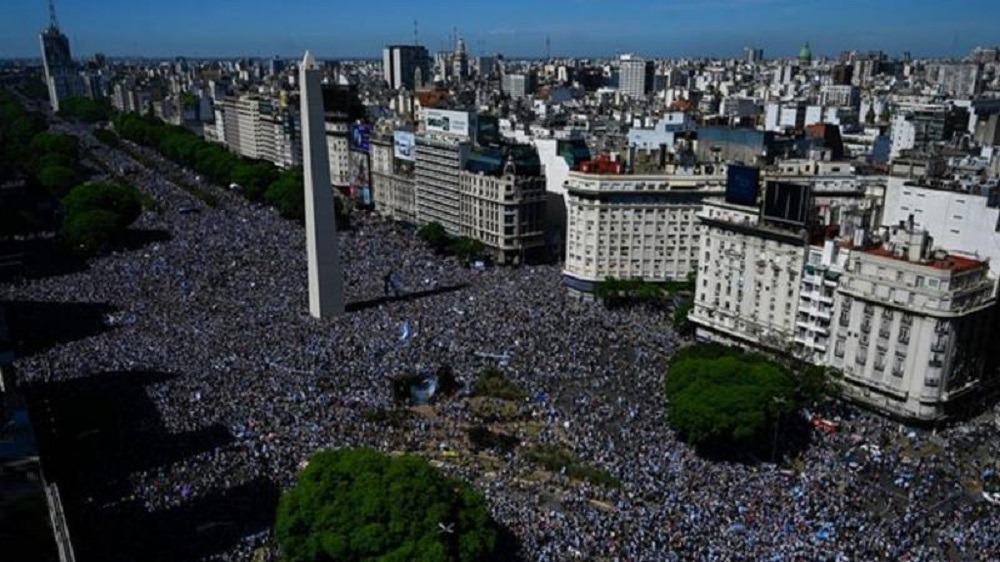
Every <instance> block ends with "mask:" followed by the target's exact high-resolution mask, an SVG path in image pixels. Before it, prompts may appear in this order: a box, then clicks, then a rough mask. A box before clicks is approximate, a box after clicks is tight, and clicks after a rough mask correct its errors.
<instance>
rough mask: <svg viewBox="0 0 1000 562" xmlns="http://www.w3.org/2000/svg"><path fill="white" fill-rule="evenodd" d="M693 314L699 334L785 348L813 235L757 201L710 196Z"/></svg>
mask: <svg viewBox="0 0 1000 562" xmlns="http://www.w3.org/2000/svg"><path fill="white" fill-rule="evenodd" d="M698 219H699V220H700V222H701V228H702V230H701V233H702V244H701V248H700V252H701V258H700V261H699V263H698V282H697V288H696V290H695V301H694V306H693V308H692V312H691V315H690V319H691V321H692V322H693V323H694V324H695V325H696V335H697V337H698V338H699V339H702V340H707V341H716V342H720V343H726V344H730V345H739V346H741V347H745V346H752V347H760V348H765V349H773V350H776V351H785V350H786V349H787V348H788V347H789V345H790V342H791V341H792V338H793V335H794V333H795V327H796V317H797V309H798V306H799V299H800V292H801V290H802V284H801V276H802V271H803V269H804V265H805V257H806V252H805V249H806V247H807V242H808V238H807V235H806V233H805V231H804V230H803V229H800V228H788V227H778V226H774V225H772V224H769V223H766V222H764V221H763V220H762V219H761V211H760V209H759V208H758V207H757V206H747V205H736V204H732V203H727V202H724V201H711V202H706V203H705V205H704V208H703V209H702V210H701V212H700V213H699V214H698Z"/></svg>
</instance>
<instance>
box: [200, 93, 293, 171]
mask: <svg viewBox="0 0 1000 562" xmlns="http://www.w3.org/2000/svg"><path fill="white" fill-rule="evenodd" d="M215 120H216V122H215V124H214V125H206V127H205V129H206V135H205V138H206V139H207V140H212V141H216V142H221V143H224V144H225V145H226V147H228V148H229V150H231V151H233V152H235V153H237V154H239V155H240V156H243V157H245V158H251V159H255V160H267V161H269V162H273V163H274V164H275V165H277V166H279V167H282V168H289V167H292V166H296V165H298V164H300V163H301V162H302V141H301V136H300V133H299V131H298V129H299V127H298V116H296V115H293V114H291V113H290V112H288V111H286V110H283V109H281V108H279V107H278V106H277V105H276V103H275V102H274V100H271V99H270V98H266V97H261V96H257V95H243V96H232V97H227V98H225V99H224V100H223V101H222V103H221V104H220V108H219V109H218V110H216V112H215ZM210 129H211V132H209V130H210Z"/></svg>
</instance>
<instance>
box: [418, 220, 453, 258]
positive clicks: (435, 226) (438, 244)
mask: <svg viewBox="0 0 1000 562" xmlns="http://www.w3.org/2000/svg"><path fill="white" fill-rule="evenodd" d="M417 236H418V237H419V238H420V239H421V240H423V241H424V242H426V243H427V245H428V246H430V247H431V248H434V250H435V251H439V252H440V251H443V250H444V249H445V248H447V247H448V243H449V241H450V240H451V237H449V236H448V232H447V231H446V230H445V229H444V226H442V225H441V223H439V222H436V221H435V222H429V223H427V224H425V225H424V226H422V227H420V230H418V231H417Z"/></svg>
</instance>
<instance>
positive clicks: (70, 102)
mask: <svg viewBox="0 0 1000 562" xmlns="http://www.w3.org/2000/svg"><path fill="white" fill-rule="evenodd" d="M59 116H60V117H62V118H64V119H72V120H75V121H83V122H85V123H96V122H98V121H107V120H108V118H110V116H111V106H110V105H109V104H108V102H107V101H106V100H92V99H90V98H83V97H73V98H67V99H64V100H59Z"/></svg>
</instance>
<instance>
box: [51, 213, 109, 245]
mask: <svg viewBox="0 0 1000 562" xmlns="http://www.w3.org/2000/svg"><path fill="white" fill-rule="evenodd" d="M118 232H119V229H118V215H116V214H115V213H113V212H111V211H105V210H102V209H93V210H88V211H85V212H83V213H79V214H75V215H72V216H69V217H67V218H65V219H64V220H63V225H62V236H63V239H64V240H65V241H66V243H67V244H69V245H70V246H71V247H73V248H75V249H78V250H82V251H84V252H97V251H100V250H101V249H102V248H104V247H105V246H106V245H107V244H108V243H109V242H111V241H112V240H113V239H114V237H115V236H116V235H117V233H118Z"/></svg>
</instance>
